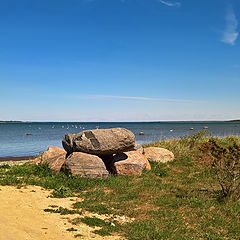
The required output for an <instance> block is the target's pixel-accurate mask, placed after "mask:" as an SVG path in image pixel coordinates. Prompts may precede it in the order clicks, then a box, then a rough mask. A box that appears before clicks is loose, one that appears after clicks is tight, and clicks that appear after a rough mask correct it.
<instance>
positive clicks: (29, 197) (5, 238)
mask: <svg viewBox="0 0 240 240" xmlns="http://www.w3.org/2000/svg"><path fill="white" fill-rule="evenodd" d="M50 193H51V192H50V191H48V190H44V189H42V188H41V187H37V186H29V187H26V188H21V189H17V188H16V187H12V186H0V199H1V201H0V233H1V234H0V240H16V239H17V240H56V239H62V240H73V239H76V237H74V235H76V234H81V236H80V235H79V236H78V237H77V239H96V240H100V239H119V237H116V236H115V237H114V236H113V237H109V236H108V237H101V236H99V235H96V234H94V233H92V231H93V230H94V228H91V227H89V226H87V225H85V224H80V225H78V226H75V225H72V224H71V223H70V222H69V221H68V220H69V218H71V219H72V218H74V217H76V216H75V215H71V216H69V215H62V216H61V215H60V214H56V213H48V212H44V209H46V208H49V206H51V205H56V206H62V207H66V208H71V205H72V203H73V202H74V201H76V200H77V199H76V198H61V199H56V198H49V197H48V196H49V195H50ZM78 200H79V199H78ZM71 227H74V228H77V229H78V231H74V232H70V231H67V229H68V228H71Z"/></svg>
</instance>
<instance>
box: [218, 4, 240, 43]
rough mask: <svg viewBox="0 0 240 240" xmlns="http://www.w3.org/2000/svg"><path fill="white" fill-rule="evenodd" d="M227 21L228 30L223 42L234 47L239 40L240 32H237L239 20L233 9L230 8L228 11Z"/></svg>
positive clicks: (225, 32)
mask: <svg viewBox="0 0 240 240" xmlns="http://www.w3.org/2000/svg"><path fill="white" fill-rule="evenodd" d="M225 19H226V28H225V30H224V32H223V36H222V41H223V42H224V43H227V44H230V45H234V44H235V42H236V40H237V39H238V36H239V32H238V31H237V28H238V20H237V17H236V15H235V13H234V11H233V8H232V7H229V8H228V9H227V13H226V16H225Z"/></svg>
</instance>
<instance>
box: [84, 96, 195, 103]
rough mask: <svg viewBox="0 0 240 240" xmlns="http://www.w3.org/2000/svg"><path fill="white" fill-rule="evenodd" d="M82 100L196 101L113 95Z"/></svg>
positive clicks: (190, 101) (191, 101)
mask: <svg viewBox="0 0 240 240" xmlns="http://www.w3.org/2000/svg"><path fill="white" fill-rule="evenodd" d="M84 98H88V99H123V100H138V101H161V102H182V103H193V102H196V101H193V100H187V99H174V98H151V97H135V96H114V95H87V96H85V97H84Z"/></svg>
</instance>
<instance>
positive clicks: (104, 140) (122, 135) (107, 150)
mask: <svg viewBox="0 0 240 240" xmlns="http://www.w3.org/2000/svg"><path fill="white" fill-rule="evenodd" d="M62 144H63V147H64V149H65V150H66V151H67V152H68V154H70V153H72V152H85V153H89V154H94V155H98V156H103V155H111V154H116V153H121V152H125V151H130V150H133V149H134V146H135V136H134V134H133V133H132V132H131V131H129V130H127V129H125V128H112V129H94V130H86V131H83V132H80V133H78V134H67V135H65V137H64V138H63V141H62Z"/></svg>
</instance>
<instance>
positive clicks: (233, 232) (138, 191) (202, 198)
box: [0, 133, 240, 240]
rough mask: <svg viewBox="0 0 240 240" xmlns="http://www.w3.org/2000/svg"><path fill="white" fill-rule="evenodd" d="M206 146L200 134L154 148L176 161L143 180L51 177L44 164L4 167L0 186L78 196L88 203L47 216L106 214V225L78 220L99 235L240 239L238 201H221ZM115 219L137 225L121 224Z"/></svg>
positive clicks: (147, 238) (149, 239)
mask: <svg viewBox="0 0 240 240" xmlns="http://www.w3.org/2000/svg"><path fill="white" fill-rule="evenodd" d="M215 141H216V142H217V143H218V144H219V145H221V146H224V147H225V146H226V147H227V146H229V145H231V144H233V143H237V144H240V138H236V137H228V138H222V139H217V138H216V139H215ZM206 143H209V137H207V136H206V135H205V134H203V133H198V134H195V135H192V136H188V137H185V138H183V139H180V140H166V141H161V142H157V143H154V144H151V145H152V146H158V147H164V148H167V149H169V150H171V151H172V152H173V153H174V154H175V157H176V159H175V161H173V162H171V163H168V164H156V163H155V164H153V163H152V164H151V165H152V171H149V172H147V171H146V172H144V173H143V174H142V176H141V177H120V176H118V177H116V176H110V177H109V178H107V179H104V180H101V179H85V178H79V177H73V176H66V175H64V174H62V173H53V172H52V171H50V170H49V169H48V168H47V166H46V165H38V166H37V165H32V166H29V165H22V166H8V165H3V166H0V185H16V186H17V187H22V186H24V185H29V184H30V185H39V186H42V187H44V188H47V189H53V192H52V197H68V196H80V197H81V198H83V199H84V201H83V202H77V203H75V204H74V209H72V210H69V209H63V208H56V207H55V208H49V209H46V210H45V211H52V212H53V214H54V212H55V213H60V214H73V213H75V214H76V213H77V214H79V216H81V213H82V212H83V211H90V212H96V213H99V214H108V215H109V216H110V217H109V218H108V219H106V220H102V219H99V218H96V217H85V218H76V219H75V221H74V224H75V225H76V228H77V225H78V223H79V221H81V222H84V223H86V224H88V225H90V226H99V227H101V229H100V230H97V233H98V234H100V235H108V234H109V235H110V234H115V233H117V234H120V235H122V236H123V237H125V238H127V239H130V240H144V239H145V240H160V239H166V240H167V239H168V240H169V239H170V240H189V239H194V240H195V239H206V240H210V239H211V240H221V239H222V240H223V239H224V240H225V239H229V240H239V236H240V202H239V201H237V200H233V199H231V198H229V199H228V198H224V197H223V196H222V189H221V186H220V185H219V181H218V179H217V178H216V177H215V176H214V171H213V169H212V168H211V165H210V164H209V159H208V155H205V153H204V150H205V148H204V147H206ZM204 144H205V145H204ZM114 216H125V217H126V218H127V217H129V218H132V219H134V221H130V222H127V221H125V222H123V223H122V224H120V223H119V221H116V220H115V218H114ZM71 230H72V231H73V230H74V228H73V229H71ZM69 231H70V229H69ZM76 237H77V236H76Z"/></svg>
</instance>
